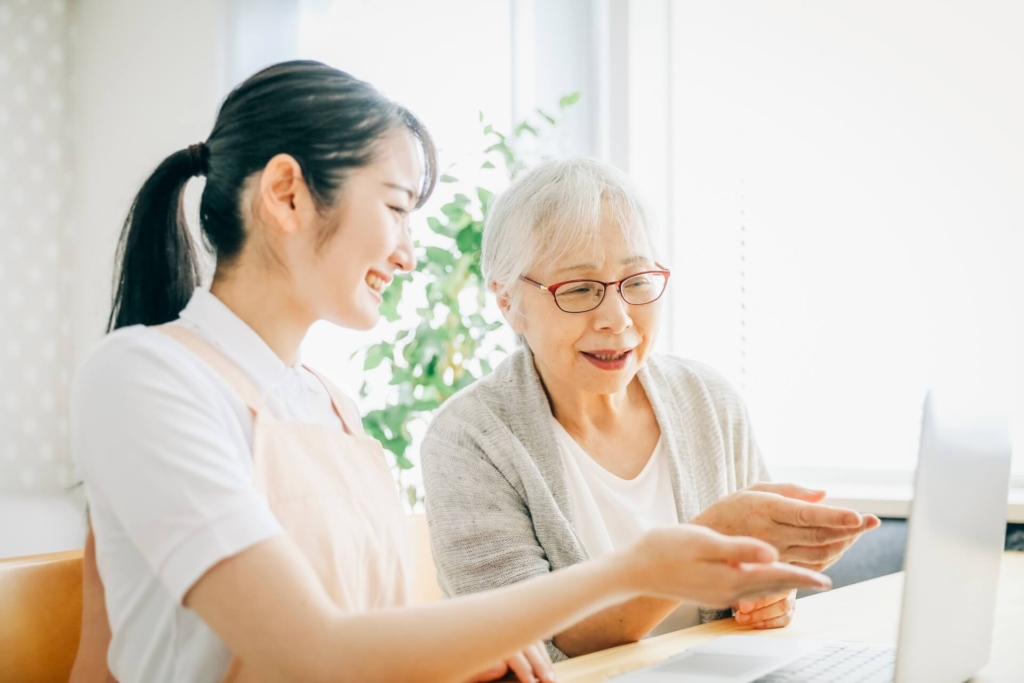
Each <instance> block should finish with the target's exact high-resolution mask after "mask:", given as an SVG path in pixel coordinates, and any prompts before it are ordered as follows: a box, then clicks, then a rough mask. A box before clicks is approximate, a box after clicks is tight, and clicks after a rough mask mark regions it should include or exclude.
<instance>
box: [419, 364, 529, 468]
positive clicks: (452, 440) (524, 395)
mask: <svg viewBox="0 0 1024 683" xmlns="http://www.w3.org/2000/svg"><path fill="white" fill-rule="evenodd" d="M535 379H536V371H535V370H534V369H533V363H532V359H530V358H529V357H528V354H526V353H525V351H523V350H522V349H520V350H518V351H516V352H514V353H513V354H512V355H510V356H509V357H508V358H506V359H505V360H503V361H502V362H501V363H500V364H499V365H498V367H496V368H495V369H494V372H492V373H491V374H489V375H487V376H486V377H482V378H481V379H479V380H477V381H476V382H473V384H471V385H469V386H468V387H466V388H464V389H462V390H460V391H459V392H458V393H456V394H455V395H453V396H452V397H451V398H449V399H448V400H447V401H445V402H444V404H443V405H442V406H441V407H440V408H438V410H437V411H436V412H435V413H434V416H433V418H432V419H431V422H430V425H429V426H428V428H427V434H426V439H427V441H428V442H433V443H434V444H435V445H439V444H444V445H455V446H463V447H466V448H471V449H482V447H483V446H484V445H486V444H488V443H490V442H492V441H493V440H494V438H495V436H496V434H497V433H499V432H501V433H507V432H508V429H509V423H510V417H511V412H512V411H514V410H516V406H520V405H523V403H524V401H529V400H530V399H529V397H530V396H531V395H532V392H533V387H532V381H533V380H535ZM545 409H546V406H545ZM425 446H427V445H426V444H425ZM428 450H430V448H429V446H427V447H426V448H425V456H424V457H426V451H428Z"/></svg>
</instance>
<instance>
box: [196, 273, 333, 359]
mask: <svg viewBox="0 0 1024 683" xmlns="http://www.w3.org/2000/svg"><path fill="white" fill-rule="evenodd" d="M210 293H211V294H213V295H214V296H215V297H217V298H218V299H220V300H221V302H223V303H224V305H225V306H227V307H228V308H230V309H231V312H232V313H234V314H235V315H237V316H238V317H239V318H241V319H242V320H243V321H244V322H245V324H246V325H248V326H249V327H251V328H252V329H253V331H254V332H256V334H258V335H259V336H260V338H261V339H263V341H264V342H266V344H267V346H269V347H270V349H271V350H272V351H273V352H274V353H275V354H277V357H278V358H280V359H281V360H282V361H283V362H284V364H285V365H287V366H289V367H291V366H292V365H294V364H295V361H296V359H298V357H299V345H300V344H302V340H303V339H304V338H305V336H306V332H308V331H309V327H310V325H312V324H313V322H315V318H313V317H312V316H310V315H308V314H307V313H306V312H305V311H304V310H303V309H302V307H301V306H299V305H297V304H296V302H295V301H294V299H293V298H292V297H291V292H290V288H289V287H287V286H284V283H282V282H280V281H279V279H278V278H277V277H275V276H274V274H271V273H260V274H259V275H258V276H257V275H256V274H253V273H247V272H245V271H244V270H242V269H239V270H232V271H229V272H222V271H221V269H219V268H218V270H217V273H216V274H215V275H214V278H213V284H212V285H211V286H210Z"/></svg>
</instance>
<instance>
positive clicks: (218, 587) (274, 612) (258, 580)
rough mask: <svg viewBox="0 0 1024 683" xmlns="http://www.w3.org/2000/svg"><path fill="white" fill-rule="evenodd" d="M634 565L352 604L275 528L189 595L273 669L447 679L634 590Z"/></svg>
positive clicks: (304, 676) (610, 562) (311, 676)
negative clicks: (460, 593)
mask: <svg viewBox="0 0 1024 683" xmlns="http://www.w3.org/2000/svg"><path fill="white" fill-rule="evenodd" d="M634 565H635V560H634V559H633V558H632V557H631V556H629V555H621V556H620V555H613V556H609V557H607V558H602V559H600V560H596V561H592V562H587V563H585V564H580V565H577V566H575V567H571V568H569V569H565V570H560V571H557V572H553V573H551V574H546V575H544V576H540V577H537V578H535V579H531V580H529V581H524V582H522V583H518V584H515V585H512V586H507V587H505V588H501V589H498V590H494V591H490V592H486V593H478V594H474V595H470V596H466V597H463V598H458V599H455V600H450V601H445V602H440V603H436V604H433V605H428V606H424V607H417V608H406V609H388V610H381V611H377V612H369V613H364V614H350V613H346V612H344V611H343V610H341V609H340V608H339V607H337V606H336V605H335V604H334V603H333V602H332V601H331V599H330V597H329V596H328V595H327V593H326V591H325V590H324V588H323V586H322V584H320V582H319V579H318V578H317V576H316V574H315V573H314V572H313V570H312V568H311V567H310V566H309V564H308V563H307V562H305V560H304V559H303V558H302V556H301V554H300V553H299V552H298V550H297V549H296V548H294V546H293V545H292V543H291V542H290V541H289V540H288V539H287V538H285V537H278V538H275V539H270V540H268V541H264V542H262V543H260V544H257V545H256V546H253V547H252V548H249V549H247V550H245V551H243V552H241V553H239V554H238V555H236V556H234V557H232V558H229V559H227V560H224V561H223V562H221V563H219V564H218V565H216V566H214V567H213V568H212V569H210V570H209V571H208V572H207V573H206V574H205V575H204V576H203V577H202V578H201V579H200V580H199V582H197V583H196V585H195V586H193V588H192V589H191V590H190V591H189V593H188V594H187V595H186V597H185V604H186V606H188V607H190V608H192V609H194V610H195V611H196V612H197V613H198V614H199V616H200V617H201V618H202V619H203V620H204V621H205V622H206V623H207V625H208V626H209V627H210V628H211V629H212V630H213V631H214V632H215V633H217V634H218V635H219V636H220V637H221V639H222V640H223V641H224V643H225V644H226V645H227V646H228V648H230V649H231V651H232V652H234V653H235V655H237V656H238V657H239V658H241V659H242V661H243V662H245V664H246V666H247V667H251V668H252V669H253V670H256V671H259V672H260V675H261V676H262V677H263V678H264V679H266V680H269V681H296V680H302V681H313V682H316V681H325V682H326V681H360V682H361V683H362V682H372V681H396V680H401V681H406V680H416V681H453V680H462V679H466V678H469V677H470V676H472V675H474V674H476V673H478V672H480V671H482V670H485V669H487V668H488V667H490V666H491V665H493V664H494V663H495V662H498V661H501V660H502V659H504V658H506V657H507V656H509V655H511V654H513V653H515V652H518V651H520V650H522V649H523V648H525V647H526V646H528V645H530V644H531V643H534V642H536V641H538V640H543V639H545V638H549V637H551V636H552V635H553V634H555V633H558V632H560V631H562V630H564V629H566V628H568V627H569V626H570V625H571V624H573V623H574V622H576V621H579V620H580V619H584V618H586V617H587V616H589V615H591V614H593V613H595V612H597V611H599V610H601V609H604V608H606V607H610V606H611V605H614V604H617V603H619V602H623V601H625V600H629V599H631V598H634V597H637V596H638V595H639V594H640V586H641V585H642V584H641V581H642V577H643V567H642V566H634ZM268 586H272V587H273V589H272V590H269V589H268V588H267V587H268Z"/></svg>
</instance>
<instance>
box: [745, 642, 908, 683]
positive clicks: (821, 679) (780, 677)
mask: <svg viewBox="0 0 1024 683" xmlns="http://www.w3.org/2000/svg"><path fill="white" fill-rule="evenodd" d="M895 667H896V648H894V647H881V646H878V645H861V644H859V643H836V644H834V645H826V646H823V647H821V648H819V649H817V650H815V651H814V652H811V653H810V654H808V655H807V656H805V657H803V658H802V659H798V660H796V661H795V662H791V663H790V664H787V665H786V666H784V667H782V668H781V669H776V670H775V671H773V672H772V673H770V674H768V675H767V676H762V677H761V678H758V679H757V680H756V681H755V682H754V683H891V682H892V678H893V675H894V673H895Z"/></svg>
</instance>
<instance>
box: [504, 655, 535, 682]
mask: <svg viewBox="0 0 1024 683" xmlns="http://www.w3.org/2000/svg"><path fill="white" fill-rule="evenodd" d="M506 661H507V663H508V668H510V669H512V671H514V672H515V674H516V676H517V677H518V678H519V680H520V681H522V683H537V677H536V676H534V675H533V665H532V664H530V660H528V659H527V658H526V655H525V654H523V653H522V652H517V653H516V654H515V655H514V656H513V657H510V658H509V659H508V660H506Z"/></svg>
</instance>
